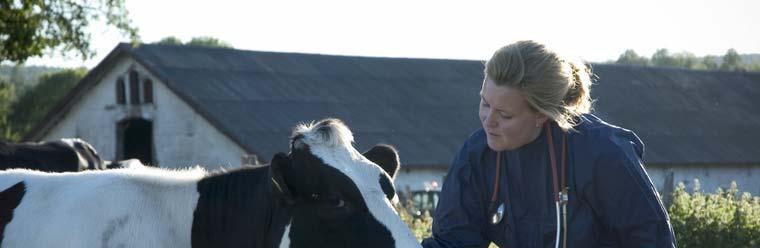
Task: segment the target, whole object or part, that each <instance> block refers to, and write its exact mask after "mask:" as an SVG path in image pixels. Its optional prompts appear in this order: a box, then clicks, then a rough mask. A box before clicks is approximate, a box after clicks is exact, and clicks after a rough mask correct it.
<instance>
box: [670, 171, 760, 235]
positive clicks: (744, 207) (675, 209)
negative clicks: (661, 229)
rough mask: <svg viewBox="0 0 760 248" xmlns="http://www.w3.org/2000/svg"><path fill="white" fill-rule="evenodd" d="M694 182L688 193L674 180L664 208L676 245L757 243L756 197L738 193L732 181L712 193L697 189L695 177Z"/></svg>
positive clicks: (759, 202) (759, 201) (759, 212)
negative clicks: (667, 214) (671, 200)
mask: <svg viewBox="0 0 760 248" xmlns="http://www.w3.org/2000/svg"><path fill="white" fill-rule="evenodd" d="M694 185H695V186H694V189H693V193H689V192H687V190H686V187H685V186H684V184H683V183H680V184H678V186H677V187H676V190H675V191H674V192H673V203H672V204H671V205H670V207H669V208H668V212H669V214H670V219H671V223H672V225H673V230H674V231H675V234H676V240H678V243H679V246H681V247H690V248H700V247H736V248H741V247H747V248H749V247H760V198H758V197H752V196H751V195H750V194H749V193H746V192H745V193H743V194H741V195H738V190H737V187H736V183H732V184H731V187H730V188H729V189H728V190H725V191H724V190H722V189H718V190H717V192H716V193H715V194H703V193H702V192H700V188H699V181H698V180H695V183H694Z"/></svg>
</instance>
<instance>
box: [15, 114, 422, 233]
mask: <svg viewBox="0 0 760 248" xmlns="http://www.w3.org/2000/svg"><path fill="white" fill-rule="evenodd" d="M352 142H353V136H352V134H351V131H349V130H348V128H347V127H346V126H345V125H344V124H342V123H341V122H340V121H339V120H335V119H328V120H324V121H321V122H318V123H313V124H304V125H300V126H298V127H296V129H295V130H294V132H293V136H292V138H291V141H290V144H291V149H290V152H289V153H288V154H284V153H279V154H276V155H275V156H274V157H273V158H272V161H271V163H270V165H269V166H262V167H244V168H240V169H235V170H231V171H225V172H215V173H206V172H205V171H204V170H202V169H200V168H194V169H188V170H182V171H171V170H162V169H158V168H151V167H143V166H130V168H124V169H114V170H105V171H86V172H80V173H55V174H49V173H44V172H38V171H30V170H10V171H5V172H0V190H2V192H0V235H2V236H0V246H1V247H3V248H10V247H295V248H298V247H369V248H379V247H398V248H406V247H420V245H419V243H418V241H417V240H416V239H415V237H414V236H413V235H412V233H411V232H410V231H409V229H408V228H407V226H406V225H405V224H404V223H403V222H402V221H401V219H400V218H399V216H398V215H397V213H396V211H395V209H394V206H393V205H394V204H395V202H396V201H397V197H396V195H395V190H394V188H393V183H392V175H394V174H395V172H396V171H397V170H398V167H399V160H398V157H397V153H396V151H395V150H394V149H393V148H391V147H388V146H376V147H375V148H373V149H371V150H370V151H368V152H366V153H365V154H362V153H359V152H358V151H356V149H355V148H354V147H353V146H352ZM3 229H4V230H3Z"/></svg>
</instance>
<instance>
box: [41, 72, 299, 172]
mask: <svg viewBox="0 0 760 248" xmlns="http://www.w3.org/2000/svg"><path fill="white" fill-rule="evenodd" d="M132 66H134V68H135V70H137V72H138V74H139V75H140V81H141V82H142V80H144V79H145V78H146V77H149V78H151V79H152V80H153V100H154V103H153V104H141V105H137V106H132V105H129V103H128V102H129V81H128V75H127V74H128V71H129V69H130V67H132ZM119 76H122V77H123V78H124V80H125V85H126V87H125V91H126V94H127V97H126V99H127V104H125V105H117V104H116V80H117V79H118V77H119ZM101 80H102V81H101V82H99V83H97V84H96V85H95V86H94V87H93V88H92V89H91V90H90V91H89V92H87V93H86V95H85V96H84V97H83V98H82V99H79V101H78V102H77V103H76V104H75V105H74V106H73V107H72V108H71V109H70V110H69V112H68V113H67V114H66V115H65V116H64V118H63V119H62V120H61V122H60V123H58V124H57V125H55V127H53V128H52V129H51V130H50V131H49V132H48V133H47V134H46V135H45V136H44V137H43V140H53V139H59V138H64V137H80V138H82V139H84V140H86V141H88V142H90V143H91V144H92V145H93V146H94V147H95V149H97V151H98V153H99V154H100V155H101V157H102V158H103V159H107V160H114V159H115V158H116V147H117V144H116V142H117V141H116V137H117V123H118V122H119V121H122V120H124V119H127V118H130V117H141V118H144V119H147V120H150V121H152V123H153V142H154V147H155V158H154V159H155V161H156V162H157V163H158V164H159V165H160V166H161V167H165V168H179V167H187V166H193V165H197V164H200V165H202V166H203V167H206V168H208V169H216V168H219V167H222V166H223V167H237V166H240V164H241V159H242V156H243V155H244V154H245V150H243V149H242V148H241V147H240V146H238V145H237V144H236V143H235V142H233V141H232V140H231V139H229V138H228V137H227V136H225V135H223V134H222V133H221V132H220V131H219V130H218V129H216V128H215V127H213V126H212V125H211V124H210V123H209V122H208V121H206V120H205V119H204V118H203V117H201V116H200V115H199V114H198V113H196V112H195V111H194V110H193V109H192V108H191V107H190V106H189V105H187V104H186V103H185V102H184V101H182V100H181V99H180V98H179V97H178V96H177V95H175V94H174V93H173V92H171V90H169V89H168V88H167V87H166V85H165V84H164V83H163V82H161V81H159V80H158V78H157V77H155V76H153V75H151V74H150V73H149V72H148V71H147V70H145V68H143V67H142V66H140V65H139V64H137V63H136V62H135V61H134V60H132V59H131V58H124V59H121V60H120V61H119V62H118V63H117V64H116V65H115V66H114V67H113V68H111V70H110V71H109V72H107V73H106V75H105V76H104V77H103V78H102V79H101ZM141 85H142V84H141ZM140 92H142V90H140ZM285 138H286V137H285Z"/></svg>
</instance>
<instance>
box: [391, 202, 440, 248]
mask: <svg viewBox="0 0 760 248" xmlns="http://www.w3.org/2000/svg"><path fill="white" fill-rule="evenodd" d="M411 206H412V204H411V203H410V202H409V203H407V204H405V206H400V207H397V208H396V211H397V212H398V213H399V216H401V220H403V221H404V223H406V225H407V226H409V229H411V230H412V233H414V236H415V237H417V240H419V241H422V239H424V238H427V237H430V236H431V235H432V233H433V232H432V225H433V217H431V216H430V213H428V212H427V211H425V212H424V213H423V214H422V215H421V216H414V215H413V214H412V213H413V210H412V209H411Z"/></svg>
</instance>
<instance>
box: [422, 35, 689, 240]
mask: <svg viewBox="0 0 760 248" xmlns="http://www.w3.org/2000/svg"><path fill="white" fill-rule="evenodd" d="M590 85H591V78H590V71H589V70H587V68H586V66H585V65H584V64H582V63H577V62H573V61H569V60H566V59H565V58H561V57H559V56H558V55H557V54H556V53H555V52H553V51H551V50H549V49H547V48H546V47H545V46H544V45H542V44H539V43H537V42H533V41H520V42H517V43H514V44H511V45H507V46H505V47H502V48H501V49H499V50H498V51H496V52H495V53H494V55H493V57H491V59H490V60H489V61H488V62H487V63H486V68H485V79H484V80H483V86H482V89H481V92H480V95H481V101H480V108H479V114H480V121H481V124H482V129H480V130H478V131H476V132H475V133H473V134H472V135H471V136H470V137H469V139H468V140H467V141H466V142H465V144H464V146H463V147H462V149H461V151H460V152H459V154H458V155H457V157H456V158H455V160H454V162H453V164H452V166H451V169H450V171H449V174H448V176H447V178H446V181H445V182H444V184H443V191H442V192H441V200H440V203H439V205H438V208H437V209H436V212H435V215H434V221H433V236H432V237H430V238H428V239H426V240H424V241H423V242H422V245H423V246H424V247H425V248H437V247H487V246H488V244H489V243H491V242H493V243H495V244H497V245H498V246H499V247H509V248H514V247H675V237H674V236H673V231H672V228H671V226H670V223H669V218H668V215H667V212H666V211H665V209H664V207H663V205H662V202H660V200H659V198H658V196H657V191H656V190H655V188H654V186H653V185H652V182H651V180H650V179H649V177H648V175H647V174H646V172H645V170H644V168H643V166H642V162H641V160H642V156H643V151H644V145H643V144H642V142H641V140H639V138H638V137H637V136H636V135H635V134H634V133H633V132H631V131H629V130H626V129H623V128H620V127H616V126H613V125H611V124H608V123H606V122H604V121H602V120H600V119H599V118H597V117H596V116H593V115H591V114H589V112H590V108H591V98H590V91H589V87H590Z"/></svg>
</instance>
